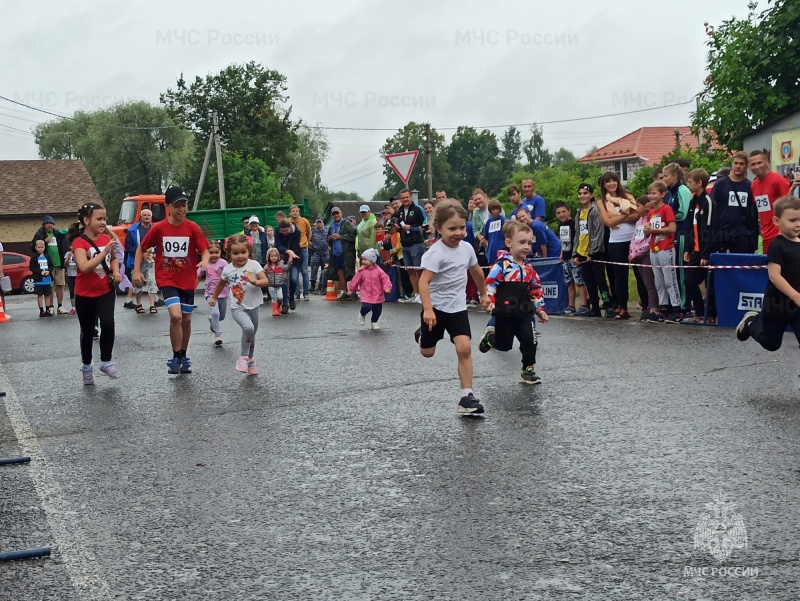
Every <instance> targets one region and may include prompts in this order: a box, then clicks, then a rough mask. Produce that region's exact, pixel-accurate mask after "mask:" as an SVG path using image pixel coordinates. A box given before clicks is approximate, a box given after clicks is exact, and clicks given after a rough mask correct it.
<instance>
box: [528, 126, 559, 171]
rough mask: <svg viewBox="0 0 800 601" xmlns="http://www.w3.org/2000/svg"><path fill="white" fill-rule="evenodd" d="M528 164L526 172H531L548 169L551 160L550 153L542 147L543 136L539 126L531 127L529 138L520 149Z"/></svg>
mask: <svg viewBox="0 0 800 601" xmlns="http://www.w3.org/2000/svg"><path fill="white" fill-rule="evenodd" d="M522 151H523V152H524V153H525V158H527V159H528V163H527V165H526V166H525V167H526V169H527V170H528V171H533V170H535V169H538V168H540V167H549V166H550V163H551V161H552V160H553V157H552V155H551V154H550V151H549V150H547V148H545V147H544V136H543V135H542V126H541V125H536V124H534V125H531V137H530V139H529V140H528V141H527V142H525V144H524V145H523V147H522Z"/></svg>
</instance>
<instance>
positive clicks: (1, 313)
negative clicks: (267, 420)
mask: <svg viewBox="0 0 800 601" xmlns="http://www.w3.org/2000/svg"><path fill="white" fill-rule="evenodd" d="M7 321H10V319H9V318H8V315H7V314H6V309H5V307H3V297H2V296H0V323H5V322H7Z"/></svg>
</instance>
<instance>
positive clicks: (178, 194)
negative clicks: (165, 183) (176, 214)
mask: <svg viewBox="0 0 800 601" xmlns="http://www.w3.org/2000/svg"><path fill="white" fill-rule="evenodd" d="M182 201H186V202H189V193H188V192H187V191H186V190H184V189H183V188H179V187H178V186H170V187H169V188H167V191H166V192H165V193H164V202H165V203H167V204H168V205H174V204H175V203H176V202H182Z"/></svg>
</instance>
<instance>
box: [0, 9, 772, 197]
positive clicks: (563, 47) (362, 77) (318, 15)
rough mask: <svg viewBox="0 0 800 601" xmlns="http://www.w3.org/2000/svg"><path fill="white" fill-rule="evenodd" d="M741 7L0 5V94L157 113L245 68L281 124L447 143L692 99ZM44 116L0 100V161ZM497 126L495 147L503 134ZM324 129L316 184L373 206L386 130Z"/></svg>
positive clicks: (685, 110)
mask: <svg viewBox="0 0 800 601" xmlns="http://www.w3.org/2000/svg"><path fill="white" fill-rule="evenodd" d="M746 4H747V2H746V0H701V1H697V0H673V1H672V2H668V3H661V2H659V3H656V2H642V1H632V0H628V1H617V2H607V3H598V2H590V1H588V0H572V1H571V2H564V1H561V2H541V1H516V0H513V1H512V0H508V1H504V0H499V1H498V2H486V1H477V0H466V1H459V2H455V1H453V0H437V1H434V2H431V1H426V2H422V1H420V0H406V1H395V2H389V1H383V2H378V1H377V0H368V1H359V0H340V1H338V2H335V3H333V2H324V1H322V0H306V1H304V0H297V1H294V2H274V1H266V2H237V1H234V0H228V1H226V2H223V3H219V2H209V1H207V0H195V1H194V2H192V3H177V2H153V1H149V0H140V1H139V2H136V3H130V2H113V1H112V2H108V1H102V2H101V1H99V0H97V1H83V2H80V1H79V2H70V3H66V2H56V1H54V0H42V1H40V2H35V3H28V4H26V5H23V4H22V3H20V2H17V3H14V4H10V3H5V4H4V13H5V18H4V19H3V21H4V24H5V31H4V35H3V36H2V37H0V73H2V77H0V95H2V96H6V97H8V98H12V99H15V100H19V101H20V102H23V103H25V104H29V105H32V106H35V107H37V108H43V109H46V110H50V111H52V112H55V113H59V114H72V113H73V112H74V111H76V110H81V109H82V110H94V109H98V108H104V107H107V106H109V105H111V104H113V103H115V102H119V101H122V100H131V99H135V100H147V101H149V102H152V103H158V95H159V93H160V92H163V91H164V90H166V89H167V88H168V87H174V86H175V81H176V80H177V78H178V77H179V76H180V74H181V73H183V74H184V75H185V77H186V78H187V79H193V78H194V76H196V75H200V76H205V75H206V74H208V73H217V72H219V71H220V70H221V69H223V68H224V67H225V66H227V65H229V64H231V63H244V62H247V61H250V60H254V61H257V62H259V63H261V64H262V65H264V66H265V67H267V68H270V69H275V70H277V71H279V72H281V73H283V74H284V75H285V76H286V77H287V78H288V92H289V97H290V100H289V102H290V104H291V105H292V107H293V109H292V110H293V116H294V117H295V118H301V119H303V120H304V121H305V122H307V123H309V124H319V125H323V126H326V127H357V128H390V129H391V130H393V131H396V130H397V129H398V128H400V127H402V126H403V125H405V124H406V123H408V122H409V121H412V120H413V121H417V122H426V121H429V122H430V123H432V124H433V126H434V127H435V128H437V129H439V130H440V131H442V133H445V134H447V135H448V138H449V136H450V135H452V131H449V130H445V128H455V127H457V126H459V125H472V126H491V125H504V124H522V123H530V122H547V121H557V120H568V119H575V118H578V117H587V116H594V115H602V114H607V113H619V112H624V111H635V110H638V109H646V108H653V107H659V106H663V105H666V104H673V103H677V102H684V101H688V100H691V99H692V97H693V96H694V95H695V94H696V93H697V92H698V91H699V90H700V89H701V88H702V81H703V78H704V77H705V75H704V66H705V58H706V54H707V47H706V45H705V40H706V36H705V32H704V27H703V22H704V21H709V22H710V23H712V24H719V23H720V22H721V21H723V20H725V19H728V18H730V17H731V16H734V15H735V16H738V17H742V16H744V15H746V13H747V6H746ZM760 4H761V5H762V6H763V5H765V2H764V0H762V2H761V3H760ZM693 106H694V104H693V102H692V103H689V104H685V105H683V106H678V107H673V108H666V109H661V110H654V111H650V112H643V113H637V114H630V115H625V116H617V117H608V118H602V119H592V120H586V121H573V122H567V123H553V124H549V125H545V126H544V139H545V144H546V145H547V146H548V147H550V148H551V149H553V150H556V149H558V148H559V147H561V146H564V147H566V148H568V149H569V150H571V151H572V152H574V153H575V154H576V155H577V156H579V157H580V156H581V155H583V154H584V153H585V151H586V150H587V149H588V148H589V147H590V146H592V145H598V146H602V145H603V144H606V143H608V142H610V141H612V140H614V139H616V138H618V137H620V136H622V135H624V134H626V133H628V132H630V131H633V130H635V129H637V128H639V127H642V126H647V125H669V126H677V125H688V124H689V112H690V110H691V109H692V108H693ZM46 120H48V117H47V116H46V115H43V114H41V113H36V112H34V111H31V110H28V109H24V108H23V107H20V106H15V105H11V104H9V103H7V102H5V101H3V100H0V159H34V158H37V156H38V155H37V148H36V145H35V144H34V142H33V137H32V136H31V135H30V134H29V133H24V132H29V131H30V128H31V127H33V125H34V122H41V121H46ZM9 128H12V129H9ZM17 130H22V131H17ZM493 131H494V132H495V133H496V134H497V135H498V137H499V136H500V135H501V134H502V131H503V128H502V127H500V128H494V129H493ZM327 133H328V139H329V141H330V143H331V153H330V158H329V159H328V161H327V163H326V164H325V167H324V170H323V183H325V184H326V185H328V186H329V187H330V188H332V189H335V190H339V189H343V190H354V191H357V192H358V193H359V194H361V195H362V196H364V197H365V198H371V197H372V195H373V194H374V193H375V192H376V191H377V190H378V189H379V188H380V187H381V186H382V184H383V176H382V168H383V161H382V159H381V158H380V157H379V156H378V150H379V148H380V147H381V145H382V144H383V142H384V141H385V139H386V138H387V137H389V136H391V135H392V133H393V132H392V131H336V130H329V131H328V132H327ZM526 134H527V129H526V128H525V130H524V132H523V135H526ZM185 185H187V186H188V185H192V184H190V183H189V182H185ZM434 186H436V182H435V180H434Z"/></svg>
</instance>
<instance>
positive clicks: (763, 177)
mask: <svg viewBox="0 0 800 601" xmlns="http://www.w3.org/2000/svg"><path fill="white" fill-rule="evenodd" d="M749 158H750V160H749V165H748V166H749V167H750V171H752V172H753V174H754V175H755V176H756V177H755V178H754V179H753V183H752V184H750V187H751V189H752V190H753V199H754V200H755V201H756V209H757V210H758V220H759V221H760V222H761V239H762V241H763V252H764V254H767V251H768V250H769V244H770V242H772V241H773V240H774V239H775V238H776V237H777V235H778V226H776V225H775V224H774V223H773V220H772V217H773V216H774V215H775V214H774V212H773V210H772V207H773V205H774V204H775V201H776V200H778V199H779V198H780V197H781V196H786V195H787V194H789V187H790V184H789V182H788V181H787V180H786V178H785V177H782V176H781V175H779V174H777V173H775V172H774V171H770V170H769V157H768V156H767V153H766V152H765V151H763V150H754V151H753V152H751V153H750V157H749Z"/></svg>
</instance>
